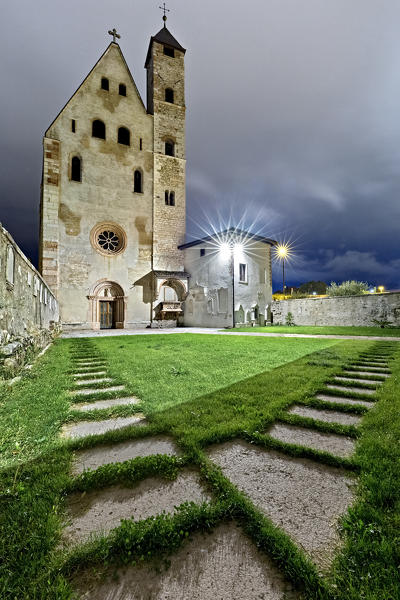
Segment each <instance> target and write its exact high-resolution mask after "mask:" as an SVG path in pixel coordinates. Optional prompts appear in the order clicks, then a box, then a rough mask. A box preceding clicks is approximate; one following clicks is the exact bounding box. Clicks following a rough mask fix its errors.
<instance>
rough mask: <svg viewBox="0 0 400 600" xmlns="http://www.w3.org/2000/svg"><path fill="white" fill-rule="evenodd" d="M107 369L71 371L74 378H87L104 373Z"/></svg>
mask: <svg viewBox="0 0 400 600" xmlns="http://www.w3.org/2000/svg"><path fill="white" fill-rule="evenodd" d="M106 373H107V371H82V373H73V375H72V376H73V377H75V379H85V378H86V379H87V378H88V377H95V376H97V375H105V374H106Z"/></svg>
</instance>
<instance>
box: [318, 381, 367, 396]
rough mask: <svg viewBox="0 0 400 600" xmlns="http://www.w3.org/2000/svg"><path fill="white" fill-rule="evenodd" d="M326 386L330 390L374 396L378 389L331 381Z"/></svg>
mask: <svg viewBox="0 0 400 600" xmlns="http://www.w3.org/2000/svg"><path fill="white" fill-rule="evenodd" d="M326 387H327V388H328V389H329V390H335V391H337V392H349V394H363V395H365V396H373V395H374V394H376V390H370V389H369V388H363V387H349V386H347V385H346V386H344V385H339V384H331V383H327V384H326Z"/></svg>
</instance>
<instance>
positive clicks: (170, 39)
mask: <svg viewBox="0 0 400 600" xmlns="http://www.w3.org/2000/svg"><path fill="white" fill-rule="evenodd" d="M153 42H158V43H159V44H165V45H166V46H171V48H176V50H180V51H181V52H183V53H184V54H185V52H186V49H185V48H183V46H181V45H180V43H179V42H178V40H176V39H175V38H174V36H173V35H172V33H171V32H170V31H169V29H167V27H166V25H165V23H164V27H162V28H161V29H160V31H159V32H158V33H156V35H152V36H151V39H150V44H149V49H148V51H147V56H146V62H145V65H144V66H145V67H147V65H148V63H149V60H150V56H151V47H152V45H153Z"/></svg>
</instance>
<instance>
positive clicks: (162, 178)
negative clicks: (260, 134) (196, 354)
mask: <svg viewBox="0 0 400 600" xmlns="http://www.w3.org/2000/svg"><path fill="white" fill-rule="evenodd" d="M164 10H165V9H164ZM163 20H164V27H163V28H162V29H161V30H160V31H159V32H158V33H157V34H156V35H155V36H153V37H152V38H151V40H150V45H149V50H148V53H147V58H146V64H145V68H146V69H147V112H148V113H149V114H152V115H153V143H154V146H153V148H154V154H153V156H154V158H153V160H154V164H153V167H154V171H153V172H154V184H153V270H165V271H183V268H184V267H183V253H182V252H181V251H180V250H178V246H179V245H180V244H183V242H184V238H185V219H186V197H185V169H186V149H185V111H186V108H185V63H184V61H185V52H186V50H185V48H183V47H182V46H181V45H180V44H179V42H178V41H177V40H176V39H175V38H174V36H173V35H172V34H171V33H170V32H169V30H168V29H167V26H166V20H167V17H166V15H165V13H164V17H163Z"/></svg>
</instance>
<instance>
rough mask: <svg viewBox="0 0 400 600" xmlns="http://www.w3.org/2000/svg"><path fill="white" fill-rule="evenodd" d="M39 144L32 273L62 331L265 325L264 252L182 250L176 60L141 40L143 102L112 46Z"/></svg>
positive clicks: (162, 45) (219, 247)
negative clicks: (45, 288)
mask: <svg viewBox="0 0 400 600" xmlns="http://www.w3.org/2000/svg"><path fill="white" fill-rule="evenodd" d="M109 33H110V34H111V35H113V41H112V42H111V43H110V45H109V46H108V48H107V49H106V50H105V52H104V54H103V55H102V56H101V57H100V58H99V60H98V61H97V63H96V64H95V65H94V67H93V68H92V70H91V71H90V73H89V74H88V75H87V77H86V78H85V79H84V81H83V82H82V84H81V85H80V86H79V88H78V89H77V90H76V92H75V93H74V94H73V95H72V97H71V98H70V99H69V100H68V102H67V103H66V105H65V106H64V108H62V110H61V112H60V113H59V114H58V116H57V117H56V118H55V120H54V121H53V122H52V123H51V125H50V127H49V128H48V129H47V131H46V133H45V136H44V140H43V146H44V147H43V177H42V187H41V204H40V252H39V269H40V272H41V274H42V275H43V277H44V279H45V280H46V282H47V283H48V284H49V286H50V288H51V290H52V291H53V292H54V294H55V296H56V297H57V299H58V301H59V306H60V315H61V320H62V323H63V327H64V328H80V329H102V328H137V327H160V326H168V325H169V326H171V325H176V324H184V325H193V326H196V325H197V326H206V327H207V326H209V327H231V326H235V325H237V324H240V323H249V322H252V323H254V324H255V323H257V324H258V323H260V324H263V323H264V322H265V321H269V320H270V307H271V300H272V287H271V247H272V246H273V245H274V244H275V242H274V240H271V239H268V238H264V237H261V236H254V235H252V234H249V233H248V232H244V231H239V230H238V229H234V228H231V229H228V230H226V231H224V232H219V233H217V234H213V235H211V236H208V237H206V238H203V239H201V240H195V241H191V242H189V243H185V222H186V197H185V168H186V158H185V156H186V154H185V110H186V106H185V52H186V50H185V48H183V47H182V46H181V44H180V43H179V42H178V41H177V40H176V39H175V37H174V36H173V35H172V34H171V33H170V32H169V30H168V29H167V27H166V18H165V17H164V26H163V27H162V29H161V30H160V31H159V32H158V33H157V34H156V35H154V36H153V37H151V39H150V44H149V48H148V52H147V56H146V61H145V69H146V71H147V101H146V104H145V103H144V102H143V100H142V98H141V96H140V94H139V92H138V89H137V87H136V84H135V81H134V79H133V77H132V74H131V71H130V70H129V67H128V65H127V63H126V61H125V58H124V56H123V54H122V51H121V48H120V46H119V44H118V43H117V42H116V39H117V38H118V37H119V36H118V34H117V33H116V31H115V29H114V30H113V31H110V32H109Z"/></svg>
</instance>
